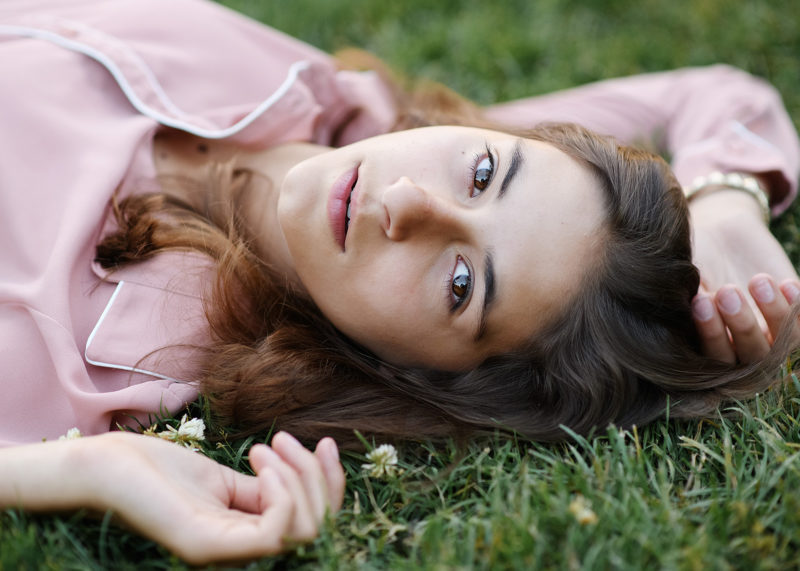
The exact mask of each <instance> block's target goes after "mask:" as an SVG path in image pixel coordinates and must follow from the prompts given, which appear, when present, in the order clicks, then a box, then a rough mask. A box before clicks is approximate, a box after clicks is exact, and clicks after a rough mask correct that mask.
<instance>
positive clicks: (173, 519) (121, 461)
mask: <svg viewBox="0 0 800 571" xmlns="http://www.w3.org/2000/svg"><path fill="white" fill-rule="evenodd" d="M250 464H251V466H252V467H253V469H254V471H255V472H256V474H257V475H256V476H248V475H245V474H240V473H238V472H236V471H235V470H232V469H230V468H227V467H224V466H222V465H220V464H217V463H216V462H214V461H213V460H210V459H209V458H206V457H205V456H202V455H201V454H198V453H195V452H191V451H189V450H187V449H185V448H181V447H179V446H177V445H175V444H173V443H169V442H165V441H163V440H160V439H157V438H152V437H148V436H141V435H137V434H131V433H123V432H117V433H109V434H104V435H101V436H96V437H88V438H81V439H77V440H72V441H64V442H52V443H45V444H36V445H30V446H24V447H19V448H10V449H5V450H2V451H0V504H2V505H5V506H8V507H22V508H24V509H32V510H39V511H42V510H57V509H77V508H80V507H88V508H92V509H96V510H101V511H105V510H108V509H111V510H113V511H114V513H115V515H116V516H117V517H119V519H121V520H122V521H123V522H125V523H126V524H127V525H129V526H130V527H132V528H133V529H134V530H136V531H137V532H139V533H141V534H142V535H144V536H146V537H148V538H150V539H153V540H154V541H157V542H158V543H161V544H162V545H164V546H165V547H167V548H168V549H169V550H170V551H172V552H173V553H175V554H177V555H178V556H180V557H181V558H183V559H185V560H186V561H187V562H189V563H193V564H205V563H209V562H213V561H231V560H241V559H252V558H256V557H260V556H264V555H271V554H275V553H277V552H279V551H281V550H282V549H284V548H286V547H288V546H291V545H292V544H294V543H296V542H301V541H308V540H311V539H313V538H314V537H315V536H316V534H317V530H318V528H319V525H320V524H321V522H322V521H323V519H324V517H325V513H326V512H327V511H328V510H329V509H330V510H331V511H333V512H335V511H337V510H338V509H339V507H340V506H341V502H342V498H343V495H344V472H343V470H342V467H341V465H340V464H339V461H338V451H337V449H336V444H335V443H334V442H333V440H331V439H330V438H325V439H323V440H321V441H320V442H319V444H318V445H317V448H316V451H315V452H314V453H311V452H310V451H308V450H306V449H305V448H304V447H302V446H301V445H300V444H299V443H298V442H297V441H296V440H295V439H294V438H292V437H291V436H290V435H288V434H286V433H278V434H276V435H275V437H274V438H273V442H272V448H269V447H267V446H264V445H256V446H253V448H251V450H250ZM43 470H45V471H48V475H47V477H46V478H43V477H41V476H40V474H42V472H43Z"/></svg>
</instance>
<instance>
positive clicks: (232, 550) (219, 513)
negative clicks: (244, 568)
mask: <svg viewBox="0 0 800 571" xmlns="http://www.w3.org/2000/svg"><path fill="white" fill-rule="evenodd" d="M252 480H254V481H256V482H257V485H258V488H259V490H258V493H259V495H260V497H261V498H264V504H263V506H262V513H261V514H259V515H255V514H250V513H243V512H240V511H236V510H228V511H225V510H215V509H209V510H203V509H197V508H195V509H194V510H192V512H191V514H192V515H191V517H190V518H187V519H186V520H185V521H184V523H185V524H186V527H188V528H189V529H191V530H192V531H191V532H190V533H188V534H186V533H184V534H179V535H176V536H175V537H171V536H164V535H162V536H161V537H159V538H158V539H159V541H162V542H163V543H164V544H165V545H166V546H167V547H169V548H170V550H171V551H173V552H174V553H175V554H177V555H178V556H180V557H181V558H183V559H185V560H186V561H187V562H189V563H191V564H194V565H206V564H209V563H214V562H221V561H240V560H247V559H252V558H254V557H263V556H266V555H274V554H277V553H279V552H280V551H282V550H283V549H284V548H285V547H286V543H285V539H286V538H287V537H289V536H290V530H291V525H292V521H293V518H294V514H295V504H294V502H293V499H292V496H291V494H290V492H289V491H288V489H287V488H286V486H285V485H284V483H283V481H282V478H281V477H280V475H279V474H278V472H277V471H276V470H273V469H271V468H270V467H268V466H263V467H262V468H261V469H260V471H259V473H258V476H257V477H256V478H252Z"/></svg>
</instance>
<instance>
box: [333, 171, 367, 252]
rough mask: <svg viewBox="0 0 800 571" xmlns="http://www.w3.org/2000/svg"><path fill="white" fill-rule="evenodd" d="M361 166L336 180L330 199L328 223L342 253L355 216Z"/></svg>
mask: <svg viewBox="0 0 800 571" xmlns="http://www.w3.org/2000/svg"><path fill="white" fill-rule="evenodd" d="M360 166H361V165H356V166H354V167H353V168H351V169H349V170H348V171H347V172H345V173H343V174H342V175H341V176H340V177H339V178H338V179H336V181H335V182H334V183H333V186H332V187H331V190H330V194H329V197H328V221H329V223H330V226H331V231H332V233H333V238H334V240H335V241H336V243H337V244H338V245H339V247H340V248H341V250H342V251H344V250H345V238H346V236H347V231H348V230H349V229H350V223H351V221H352V218H353V216H354V214H355V212H354V211H353V204H352V202H353V200H352V199H353V195H354V193H355V187H356V184H357V183H358V169H359V167H360Z"/></svg>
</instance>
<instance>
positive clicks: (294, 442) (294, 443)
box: [276, 431, 303, 448]
mask: <svg viewBox="0 0 800 571" xmlns="http://www.w3.org/2000/svg"><path fill="white" fill-rule="evenodd" d="M278 434H283V436H282V438H285V439H286V440H288V441H289V442H290V443H291V444H292V446H296V447H298V448H303V445H302V444H300V441H299V440H297V438H295V437H294V436H292V435H291V434H289V433H288V432H283V431H281V432H279V433H278ZM276 436H277V434H276Z"/></svg>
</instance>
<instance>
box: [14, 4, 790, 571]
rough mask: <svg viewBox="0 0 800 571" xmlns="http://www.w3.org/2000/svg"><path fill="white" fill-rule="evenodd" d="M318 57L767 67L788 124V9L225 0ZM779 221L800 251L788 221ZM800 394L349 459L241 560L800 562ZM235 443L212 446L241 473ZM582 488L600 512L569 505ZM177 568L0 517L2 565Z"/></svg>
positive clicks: (782, 233) (73, 522)
mask: <svg viewBox="0 0 800 571" xmlns="http://www.w3.org/2000/svg"><path fill="white" fill-rule="evenodd" d="M223 3H224V4H227V5H229V6H231V7H234V8H236V9H238V10H241V11H242V12H245V13H247V14H250V15H252V16H254V17H256V18H259V19H262V20H264V21H266V22H269V23H271V24H272V25H273V26H275V27H277V28H279V29H282V30H284V31H286V32H288V33H290V34H292V35H294V36H297V37H299V38H301V39H303V40H305V41H308V42H310V43H312V44H314V45H317V46H319V47H321V48H322V49H325V50H328V51H330V50H335V49H338V48H342V47H346V46H351V45H354V46H359V47H363V48H366V49H368V50H370V51H372V52H374V53H376V54H377V55H378V56H380V57H381V58H383V59H384V60H385V61H387V62H388V63H389V64H390V65H391V66H393V67H394V68H396V69H397V70H399V71H401V72H403V73H405V74H407V75H410V76H418V75H424V76H425V77H428V78H431V79H435V80H438V81H441V82H443V83H445V84H447V85H449V86H451V87H453V88H454V89H456V90H457V91H459V92H461V93H462V94H464V95H466V96H468V97H470V98H472V99H474V100H476V101H478V102H481V103H489V102H493V101H499V100H503V99H509V98H514V97H521V96H525V95H531V94H537V93H543V92H547V91H551V90H554V89H560V88H565V87H570V86H573V85H578V84H581V83H584V82H587V81H592V80H596V79H602V78H606V77H614V76H618V75H626V74H632V73H639V72H645V71H656V70H662V69H670V68H675V67H681V66H685V65H703V64H710V63H716V62H727V63H731V64H734V65H737V66H739V67H742V68H744V69H746V70H748V71H750V72H752V73H755V74H757V75H760V76H763V77H765V78H767V79H768V80H769V81H771V82H772V83H773V84H775V85H776V86H777V87H778V89H779V90H780V91H781V93H782V94H783V96H784V100H785V103H786V106H787V108H788V109H789V111H790V114H791V115H792V117H793V118H794V119H795V121H798V120H800V90H798V86H799V84H800V82H798V69H800V59H798V58H800V27H798V25H797V22H798V21H800V4H798V3H797V2H796V0H772V1H769V2H761V1H758V2H757V1H745V0H742V1H741V2H736V3H733V2H729V1H726V0H675V1H673V2H661V1H655V0H607V1H604V2H601V1H596V2H590V1H588V0H587V1H584V2H580V1H578V0H538V1H527V0H526V1H523V0H519V1H517V2H503V3H496V2H486V1H483V2H478V1H474V0H470V1H464V2H455V1H452V0H450V1H441V2H430V1H424V2H423V1H422V0H413V1H407V2H403V3H388V2H387V3H383V2H374V1H369V0H347V1H345V0H337V1H329V2H319V1H312V0H294V1H293V2H291V3H290V2H277V1H270V2H266V1H265V2H261V1H258V0H249V1H248V0H225V1H224V2H223ZM798 213H800V211H798V209H797V207H795V208H793V209H791V210H790V211H789V212H788V213H787V214H786V215H784V216H783V218H782V219H781V220H779V221H778V222H777V223H776V224H775V225H774V227H773V228H774V230H775V232H776V234H777V235H778V236H779V238H780V239H781V241H782V243H783V244H784V246H785V247H786V249H787V251H789V253H790V255H791V256H792V259H793V260H794V261H795V263H796V264H797V263H798V261H800V249H799V248H798V245H799V244H800V241H798V239H797V237H798V225H797V223H796V217H797V216H798V215H799V214H798ZM799 394H800V390H798V383H797V381H796V380H795V381H794V382H793V383H790V384H789V385H788V386H786V387H784V388H782V389H779V390H776V391H772V392H770V393H768V394H766V395H763V396H762V397H760V398H758V399H756V400H755V401H753V402H751V403H747V404H746V405H739V406H736V407H733V410H732V411H731V412H734V413H736V414H734V415H733V416H731V417H730V418H727V419H726V418H723V417H722V416H720V417H719V418H716V419H712V420H710V421H703V422H680V423H678V422H674V421H667V420H665V421H660V422H656V423H654V424H652V425H650V426H647V427H643V428H640V429H638V431H636V432H633V433H629V432H622V431H619V430H616V429H613V428H612V429H610V430H609V431H607V432H602V433H600V434H598V435H596V436H595V437H593V438H588V439H582V438H575V439H573V440H572V441H570V442H567V443H565V444H560V445H547V446H545V445H539V444H530V443H526V442H513V441H508V440H502V439H498V440H494V441H493V440H489V441H484V442H476V443H474V444H473V445H471V446H470V447H469V448H468V450H466V451H463V452H462V451H458V450H456V449H455V448H454V447H453V446H445V447H439V448H432V447H429V446H406V447H405V448H403V449H401V465H402V467H403V468H404V472H403V473H402V474H401V475H399V476H398V477H396V478H394V479H391V480H389V481H382V480H375V479H370V478H368V477H367V476H366V475H365V474H364V473H363V472H362V470H361V468H360V465H361V463H362V462H363V458H362V457H360V456H357V455H351V456H345V458H344V463H345V467H346V470H347V471H348V491H347V496H346V499H345V507H344V509H343V510H342V512H341V513H340V514H339V515H338V517H337V518H336V519H335V521H333V522H332V523H331V524H330V525H328V526H327V527H326V528H325V529H324V530H323V533H322V536H321V537H320V538H319V539H318V540H317V541H316V542H315V543H314V544H313V545H309V546H305V547H302V548H300V549H299V550H297V551H296V552H294V553H291V554H288V555H285V556H282V557H279V558H273V559H265V560H262V561H260V562H256V563H253V564H252V565H251V567H252V568H257V569H261V568H264V569H271V568H303V567H307V568H329V569H338V568H353V567H366V568H399V569H416V568H420V567H422V568H430V569H443V568H471V567H474V568H484V569H485V568H535V567H540V568H567V569H573V568H575V569H597V568H623V569H624V568H629V569H641V568H668V569H673V568H674V569H704V570H705V569H729V568H738V569H782V568H785V569H789V568H797V567H800V494H798V492H797V490H800V423H799V422H798V420H797V418H798V415H799V414H800V396H798V395H799ZM247 444H248V443H247V442H232V443H229V444H228V445H227V446H224V447H222V448H219V449H217V448H210V449H209V450H208V453H209V455H212V456H213V457H215V458H217V459H219V460H220V461H223V462H224V463H226V464H228V465H232V466H239V467H241V468H242V469H244V462H243V459H242V453H243V451H244V450H245V449H246V445H247ZM579 497H582V498H583V501H584V502H585V504H586V505H587V506H589V507H590V508H591V510H592V511H593V513H594V514H595V515H596V520H597V521H596V523H585V524H582V523H580V522H579V521H578V519H577V518H576V516H575V515H574V514H573V513H572V512H571V511H570V504H571V503H572V502H573V501H575V500H576V499H577V498H579ZM19 568H22V569H37V568H44V569H48V568H50V569H65V568H66V569H104V568H115V569H116V568H119V569H126V568H130V569H141V568H154V569H161V568H164V569H182V568H184V566H183V565H182V563H181V562H179V561H177V560H175V559H174V558H171V557H170V556H169V555H168V554H166V553H165V552H164V551H163V550H161V549H160V548H159V547H157V546H155V545H154V544H152V543H150V542H148V541H145V540H142V539H140V538H139V537H137V536H135V535H132V534H129V533H127V532H125V531H123V530H121V529H119V528H117V527H115V526H114V525H112V524H110V523H109V522H108V521H107V520H97V519H91V518H86V517H83V515H82V514H76V515H72V516H60V517H51V516H31V515H28V514H23V513H20V512H16V511H13V510H12V511H7V512H5V514H4V515H2V516H0V569H2V570H5V569H19Z"/></svg>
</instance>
